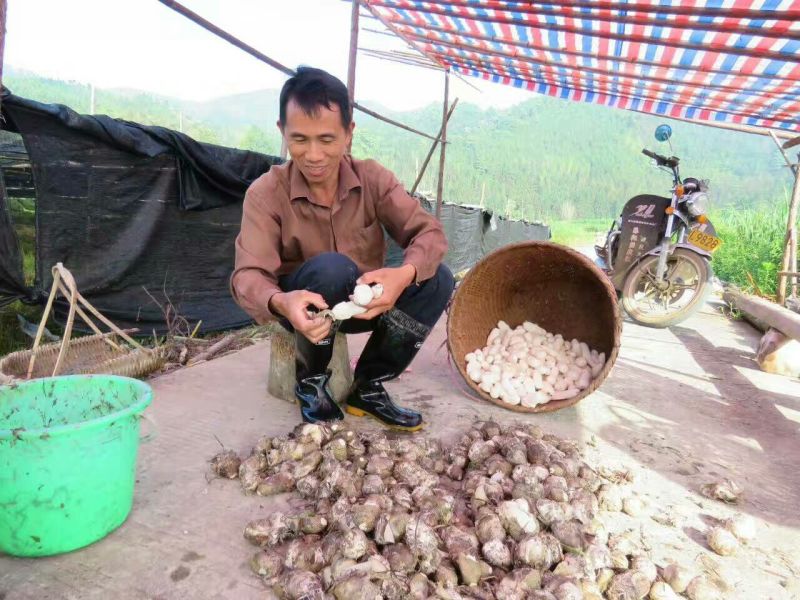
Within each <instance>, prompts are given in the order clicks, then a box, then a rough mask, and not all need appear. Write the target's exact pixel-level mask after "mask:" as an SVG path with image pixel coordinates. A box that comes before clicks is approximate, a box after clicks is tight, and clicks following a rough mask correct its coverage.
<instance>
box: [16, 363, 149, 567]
mask: <svg viewBox="0 0 800 600" xmlns="http://www.w3.org/2000/svg"><path fill="white" fill-rule="evenodd" d="M152 396H153V393H152V390H151V389H150V386H148V385H147V384H146V383H144V382H141V381H138V380H136V379H130V378H127V377H116V376H111V375H71V376H66V377H50V378H44V379H36V380H33V381H28V382H24V383H21V384H18V385H13V386H4V387H0V552H5V553H8V554H12V555H14V556H46V555H51V554H58V553H61V552H68V551H70V550H75V549H77V548H82V547H83V546H86V545H88V544H91V543H92V542H95V541H97V540H99V539H101V538H102V537H104V536H105V535H107V534H108V533H109V532H111V531H113V530H114V529H116V528H117V527H119V526H120V525H121V524H122V523H123V522H124V521H125V519H126V518H127V516H128V513H130V510H131V505H132V503H133V486H134V481H135V476H136V453H137V451H138V447H139V419H140V415H141V413H142V411H144V409H145V408H146V407H147V406H148V405H149V404H150V402H151V400H152Z"/></svg>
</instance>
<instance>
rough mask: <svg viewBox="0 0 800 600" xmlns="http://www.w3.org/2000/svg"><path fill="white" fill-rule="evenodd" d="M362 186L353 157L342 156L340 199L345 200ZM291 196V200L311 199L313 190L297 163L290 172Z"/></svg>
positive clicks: (292, 165) (340, 164)
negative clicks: (354, 167)
mask: <svg viewBox="0 0 800 600" xmlns="http://www.w3.org/2000/svg"><path fill="white" fill-rule="evenodd" d="M360 187H361V180H360V179H359V178H358V174H357V173H356V172H355V171H354V170H353V164H352V158H350V157H349V156H344V157H342V160H341V161H339V199H340V200H343V199H344V198H345V197H347V194H349V193H350V191H352V190H354V189H355V188H360ZM289 197H290V199H291V200H297V199H299V198H305V199H306V200H309V201H310V200H311V191H310V190H309V189H308V182H307V181H306V178H305V177H303V174H302V173H301V172H300V169H298V168H297V165H295V164H294V161H292V164H291V166H290V174H289Z"/></svg>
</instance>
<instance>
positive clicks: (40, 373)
mask: <svg viewBox="0 0 800 600" xmlns="http://www.w3.org/2000/svg"><path fill="white" fill-rule="evenodd" d="M52 272H53V286H52V289H51V290H50V296H49V297H48V301H47V306H46V307H45V310H44V314H43V315H42V320H41V322H40V323H39V329H38V331H37V333H36V339H35V341H34V343H33V348H32V349H31V350H20V351H18V352H12V353H11V354H9V355H7V356H5V357H4V358H2V359H1V360H0V383H4V382H6V380H10V382H12V383H13V382H14V381H18V380H26V379H36V378H39V377H55V376H56V375H88V374H97V375H121V376H125V377H145V376H146V375H149V374H150V373H152V372H153V371H156V370H157V369H159V368H161V366H163V364H164V356H163V353H162V352H161V351H160V350H158V349H150V348H145V347H143V346H142V345H141V344H139V343H138V342H137V341H136V340H134V339H133V338H131V337H130V336H129V335H128V332H126V331H123V330H122V329H120V328H119V327H117V326H116V325H114V323H112V322H111V321H110V320H108V319H107V318H106V317H104V316H103V315H102V314H101V313H100V312H99V311H98V310H97V309H96V308H95V307H94V306H92V305H91V304H90V303H89V301H88V300H86V299H85V298H84V297H83V296H81V294H80V293H79V292H78V288H77V286H76V284H75V279H74V278H73V277H72V274H71V273H70V272H69V271H68V270H67V269H66V268H65V267H64V265H62V264H61V263H58V264H57V265H56V266H54V267H53V270H52ZM59 292H61V293H62V294H63V295H64V296H65V297H66V298H68V300H69V304H70V308H69V315H68V317H67V324H66V327H65V330H64V338H63V340H62V341H60V342H52V343H50V344H40V342H41V339H42V334H43V332H44V328H45V325H46V324H47V319H48V317H49V316H50V311H51V310H52V308H53V302H54V301H55V298H56V296H57V295H58V293H59ZM76 314H77V315H79V316H80V317H81V318H82V319H83V320H84V321H85V322H86V324H87V325H89V327H90V328H91V329H92V330H93V331H94V332H95V334H94V335H90V336H87V337H82V338H77V339H72V337H71V336H72V325H73V322H74V320H75V315H76ZM90 315H93V316H94V317H95V318H96V319H97V320H99V321H100V322H102V323H103V324H104V325H106V326H107V327H108V328H109V329H111V331H109V332H107V333H103V332H101V331H100V329H99V328H98V326H97V325H96V324H95V323H94V321H93V319H92V318H91V316H90Z"/></svg>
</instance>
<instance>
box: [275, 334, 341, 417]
mask: <svg viewBox="0 0 800 600" xmlns="http://www.w3.org/2000/svg"><path fill="white" fill-rule="evenodd" d="M277 329H278V330H277V331H275V332H274V333H273V334H272V336H271V338H270V344H271V348H270V352H269V380H268V381H267V390H268V391H269V393H270V394H272V395H273V396H275V397H276V398H282V399H283V400H286V401H288V402H297V399H296V398H295V396H294V386H295V383H296V380H295V364H294V334H293V333H289V332H288V331H286V330H285V329H283V328H282V327H280V328H277ZM328 368H329V369H331V371H332V373H331V378H330V380H329V381H328V389H329V390H330V392H331V394H332V395H333V399H334V400H336V401H337V402H343V401H344V399H345V396H346V395H347V393H348V392H349V391H350V387H351V386H352V385H353V373H352V371H351V370H350V356H349V355H348V353H347V336H346V335H345V334H344V333H337V334H336V337H335V338H334V342H333V358H331V362H330V364H329V365H328Z"/></svg>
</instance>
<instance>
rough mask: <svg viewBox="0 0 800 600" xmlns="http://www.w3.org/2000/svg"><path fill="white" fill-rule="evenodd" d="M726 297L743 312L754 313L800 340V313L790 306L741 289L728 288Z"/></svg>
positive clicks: (787, 334) (768, 323)
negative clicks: (787, 306) (784, 305)
mask: <svg viewBox="0 0 800 600" xmlns="http://www.w3.org/2000/svg"><path fill="white" fill-rule="evenodd" d="M725 297H726V299H730V300H731V301H732V302H733V305H734V306H735V307H736V308H738V309H739V310H741V311H742V312H745V313H748V314H751V315H753V316H754V317H756V318H757V319H759V320H761V321H763V322H765V323H766V324H767V325H769V326H770V327H774V328H775V329H777V330H778V331H780V332H781V333H782V334H784V335H786V336H788V337H790V338H792V339H795V340H800V315H798V314H796V313H794V312H792V311H791V310H789V309H788V308H784V307H783V306H778V305H777V304H775V303H774V302H770V301H769V300H764V299H763V298H758V297H756V296H751V295H749V294H745V293H743V292H741V291H739V290H728V291H727V292H726V294H725Z"/></svg>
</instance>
